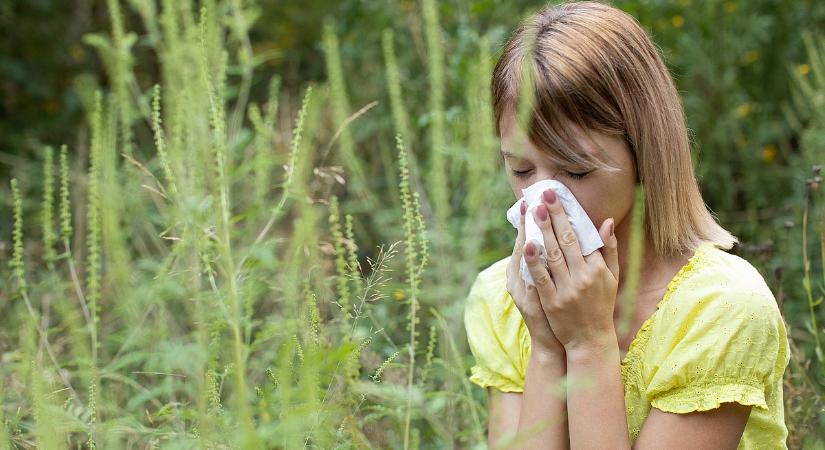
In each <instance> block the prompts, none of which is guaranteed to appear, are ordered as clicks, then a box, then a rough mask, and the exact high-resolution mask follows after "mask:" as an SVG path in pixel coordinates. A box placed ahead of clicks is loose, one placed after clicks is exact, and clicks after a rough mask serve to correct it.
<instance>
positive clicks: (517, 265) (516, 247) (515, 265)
mask: <svg viewBox="0 0 825 450" xmlns="http://www.w3.org/2000/svg"><path fill="white" fill-rule="evenodd" d="M522 205H523V206H522V210H524V208H525V207H526V204H525V203H524V202H523V201H522ZM517 230H518V234H517V235H516V242H515V243H514V244H513V254H512V256H511V257H510V261H509V263H508V264H507V278H508V280H511V281H512V283H513V286H515V285H517V284H518V283H519V282H521V283H522V284H523V281H521V280H520V279H521V257H522V251H523V248H524V214H522V215H521V217H520V219H519V226H518V228H517ZM508 284H509V283H508ZM513 290H515V287H513Z"/></svg>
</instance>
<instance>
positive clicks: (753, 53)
mask: <svg viewBox="0 0 825 450" xmlns="http://www.w3.org/2000/svg"><path fill="white" fill-rule="evenodd" d="M759 56H761V55H760V53H759V50H750V51H748V52H747V53H745V54H744V55H742V61H743V62H744V63H745V64H753V63H755V62H756V60H758V59H759Z"/></svg>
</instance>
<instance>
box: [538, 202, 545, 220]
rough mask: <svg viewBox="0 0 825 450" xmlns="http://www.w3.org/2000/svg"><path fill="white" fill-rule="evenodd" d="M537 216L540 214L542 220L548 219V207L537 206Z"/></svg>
mask: <svg viewBox="0 0 825 450" xmlns="http://www.w3.org/2000/svg"><path fill="white" fill-rule="evenodd" d="M536 216H538V218H539V220H541V221H542V222H544V221H545V220H547V208H546V207H545V206H544V205H539V206H537V207H536Z"/></svg>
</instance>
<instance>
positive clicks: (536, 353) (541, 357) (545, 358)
mask: <svg viewBox="0 0 825 450" xmlns="http://www.w3.org/2000/svg"><path fill="white" fill-rule="evenodd" d="M530 359H533V360H536V361H538V362H541V363H558V362H559V361H566V359H567V358H566V356H565V352H564V347H562V346H561V345H559V346H558V347H546V346H544V345H541V344H539V343H538V342H535V341H532V340H531V341H530Z"/></svg>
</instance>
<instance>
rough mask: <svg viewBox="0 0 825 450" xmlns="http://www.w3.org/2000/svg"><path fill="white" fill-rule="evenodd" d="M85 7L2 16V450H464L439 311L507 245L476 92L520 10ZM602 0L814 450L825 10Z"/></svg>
mask: <svg viewBox="0 0 825 450" xmlns="http://www.w3.org/2000/svg"><path fill="white" fill-rule="evenodd" d="M24 3H25V4H24ZM57 3H61V2H56V3H55V5H56V4H57ZM65 3H68V2H65ZM97 3H100V5H97V7H95V8H92V9H93V10H92V11H91V12H89V15H88V18H89V20H88V22H87V24H89V26H90V27H91V26H93V29H91V30H89V31H90V32H88V33H85V34H84V35H83V37H82V40H81V39H80V37H78V38H77V39H74V36H75V35H76V34H78V32H77V29H72V30H70V31H67V36H68V38H67V39H60V37H59V36H60V31H59V30H57V27H58V26H60V24H61V21H64V20H68V19H67V18H66V16H67V15H68V14H69V12H68V8H66V9H56V10H55V11H56V14H55V15H54V16H53V17H52V16H48V15H47V14H45V13H44V12H43V10H41V9H39V8H46V9H47V8H48V7H49V6H50V5H51V4H52V2H50V1H49V0H42V1H39V2H18V1H11V2H9V3H6V4H4V5H2V6H0V23H2V24H3V25H4V28H5V29H15V30H16V31H20V33H18V34H17V35H16V37H15V38H14V39H15V40H14V41H12V40H9V41H5V40H4V42H10V43H9V44H8V46H6V45H7V44H2V45H3V46H4V47H5V48H4V51H3V56H2V57H1V58H2V59H0V67H3V69H4V71H6V72H8V73H10V74H12V75H13V76H11V77H9V81H8V82H7V83H4V85H3V87H2V88H0V89H3V90H2V92H4V94H5V95H4V100H3V102H2V104H3V106H2V108H3V110H4V112H14V111H20V115H19V116H14V117H11V116H12V115H11V114H4V116H5V117H9V119H5V118H4V119H3V123H2V128H0V130H2V131H3V133H0V134H3V135H4V136H5V137H4V138H3V139H4V140H3V141H2V144H0V174H2V178H3V180H4V182H3V183H2V187H0V189H2V190H3V192H4V195H2V196H0V217H3V218H4V219H6V220H2V221H0V259H2V260H3V261H7V262H8V263H7V264H3V265H2V267H0V425H1V426H0V449H4V448H44V449H51V448H67V447H70V448H86V447H88V448H158V447H163V448H230V447H231V448H303V447H311V448H400V447H403V448H444V447H458V448H474V447H483V446H484V443H485V440H486V435H485V430H484V426H485V424H486V419H487V418H486V414H487V409H486V406H485V398H486V396H485V394H484V392H483V391H482V390H480V389H478V388H477V387H475V386H474V385H471V384H470V383H469V382H468V379H467V376H468V374H469V366H470V365H471V364H472V356H471V355H470V353H469V350H468V348H467V345H466V339H465V336H464V331H463V324H462V313H463V300H464V297H465V296H466V294H467V292H468V291H469V287H470V284H471V283H472V282H473V280H474V279H475V276H476V274H477V273H478V271H479V270H481V269H483V268H484V267H486V266H488V265H489V264H491V263H492V262H494V261H496V260H498V259H501V258H503V257H505V256H507V254H508V253H509V250H510V249H511V247H512V239H513V238H514V235H513V233H512V229H511V228H510V227H509V225H508V224H507V223H506V221H505V220H504V212H505V210H506V207H507V206H509V204H510V203H511V196H512V193H511V192H510V191H509V186H508V185H507V183H506V179H505V177H504V176H503V175H502V174H501V173H500V172H499V170H500V169H499V168H498V167H497V166H496V163H495V152H496V151H497V143H496V141H495V139H494V137H493V135H492V131H493V127H492V117H491V111H490V101H489V91H488V83H489V77H490V73H491V71H492V64H493V63H494V61H495V57H496V51H497V50H498V49H499V47H500V46H501V44H502V43H503V41H504V39H505V38H506V36H507V34H508V33H509V32H510V30H511V29H512V28H513V26H514V25H515V24H516V22H517V21H518V20H519V19H520V18H521V17H523V15H524V14H526V13H528V12H529V11H530V10H531V9H533V8H535V7H536V6H539V5H540V3H535V2H527V1H518V2H491V1H488V0H472V1H469V2H437V1H436V0H421V1H419V2H413V1H412V0H401V1H399V2H393V3H391V4H390V3H387V2H383V1H376V0H366V1H359V2H355V1H343V2H341V1H336V2H332V1H327V0H310V1H307V2H294V3H293V2H278V3H287V4H285V5H280V6H272V5H271V4H270V2H254V1H251V0H203V1H202V2H193V1H191V0H160V1H157V2H156V1H152V0H129V1H126V2H121V1H119V0H107V1H106V2H105V4H104V2H97ZM272 3H275V2H272ZM81 4H82V5H81ZM55 5H51V6H55ZM83 5H86V7H87V8H91V7H89V6H88V5H87V4H86V2H78V5H77V6H79V7H80V6H83ZM616 5H617V6H619V7H621V8H623V9H625V10H626V11H628V12H630V13H631V14H633V15H634V16H635V17H637V18H638V19H639V21H640V22H641V23H642V25H643V26H645V27H646V28H647V29H648V31H649V32H650V33H651V35H652V37H653V38H654V40H655V41H656V42H657V44H658V45H659V46H660V47H661V49H662V52H663V54H664V56H665V59H666V61H667V62H668V64H669V65H670V67H671V70H672V72H673V74H674V77H675V79H676V80H677V83H678V85H679V90H680V92H681V93H682V95H683V100H684V106H685V108H686V111H687V113H688V119H689V125H690V128H691V130H692V134H693V136H692V137H693V143H694V150H695V155H696V160H695V164H696V167H697V173H698V174H699V177H700V181H701V183H702V189H703V195H704V196H705V198H706V200H707V201H708V203H709V205H710V206H711V208H712V209H713V210H714V211H715V212H716V214H717V215H718V217H719V220H720V222H721V223H722V224H723V225H724V226H725V227H726V228H728V229H730V230H731V231H732V232H733V233H734V234H735V235H737V236H739V237H740V238H741V239H742V241H743V242H744V245H742V246H741V247H737V248H736V252H737V253H738V254H740V255H742V256H743V257H745V258H747V259H748V260H749V261H751V262H752V263H753V264H754V265H755V266H756V267H757V268H759V269H760V271H761V272H762V274H763V275H764V276H765V278H766V280H767V281H768V283H769V285H770V286H771V288H772V289H773V291H774V293H775V294H776V297H777V300H778V301H779V302H780V305H781V309H782V311H783V314H784V316H785V319H786V322H787V324H788V329H789V334H790V338H791V347H792V350H793V352H792V353H793V354H792V358H791V364H790V366H789V368H788V370H787V371H786V377H785V385H784V386H785V397H786V409H785V418H786V422H787V424H788V427H789V430H790V437H789V442H788V443H789V446H790V447H791V448H823V446H825V413H823V411H825V399H823V395H825V350H824V349H823V347H825V313H823V311H824V310H825V309H823V305H822V302H823V298H825V197H823V187H822V173H821V166H822V164H823V163H825V37H823V36H821V35H818V34H816V33H815V32H813V31H807V30H815V29H817V28H819V29H821V27H822V26H823V25H825V4H823V3H822V2H813V1H804V0H801V1H791V0H780V1H778V2H777V1H775V0H772V1H768V0H747V1H746V0H732V1H718V0H712V1H704V2H694V3H691V1H690V0H678V1H664V0H647V1H641V0H639V1H620V2H616ZM61 8H65V6H61ZM98 8H99V9H98ZM21 11H22V13H21ZM79 11H84V10H83V9H82V8H81V9H79ZM87 12H88V10H87ZM24 13H25V14H24ZM78 14H80V13H78ZM310 25H311V26H310ZM49 26H51V27H52V28H51V29H50V32H51V33H50V34H49V33H46V34H47V35H48V36H49V39H45V40H44V39H43V30H42V29H43V28H46V29H47V30H48V27H49ZM15 27H16V28H15ZM29 27H30V28H29ZM35 29H37V30H39V33H33V34H30V35H27V34H26V31H30V30H35ZM55 37H57V39H55ZM27 39H30V40H28V41H27ZM55 41H60V42H55ZM20 42H24V43H31V45H33V46H34V47H37V46H41V47H42V48H47V49H49V52H47V53H44V54H45V55H47V57H48V61H45V62H44V63H43V67H45V68H46V70H40V69H42V68H38V67H35V66H32V65H31V64H32V63H31V62H30V61H28V60H27V58H26V57H25V56H24V55H23V54H21V53H19V51H18V50H17V49H16V48H15V47H13V44H15V43H20ZM23 47H25V46H23ZM59 49H63V50H64V51H63V52H61V51H58V50H59ZM66 49H74V50H71V51H68V53H67V52H66ZM78 49H79V50H78ZM72 51H74V53H72ZM87 52H88V55H87V54H86V53H87ZM64 53H67V54H69V55H72V54H74V57H77V58H79V59H80V61H83V60H84V58H90V61H93V62H94V64H90V65H89V66H88V68H83V67H84V64H82V63H80V62H75V63H73V64H70V65H68V66H66V65H65V64H63V62H60V59H61V58H62V56H60V55H62V54H64ZM84 55H86V56H84ZM91 58H93V59H91ZM64 62H65V61H64ZM98 68H99V69H98ZM35 72H36V74H34V73H35ZM30 74H33V75H31V76H29V75H30ZM66 74H70V75H71V76H72V77H73V78H70V82H69V83H65V82H60V83H58V84H56V85H54V86H57V87H53V85H52V83H51V81H53V80H55V79H57V78H60V77H63V78H68V77H65V76H64V75H66ZM50 80H51V81H50ZM43 86H52V87H50V88H49V89H45V88H43ZM38 102H40V103H38ZM43 102H45V104H49V105H51V106H48V108H51V110H53V111H54V114H52V115H49V114H44V111H43V110H42V108H41V106H37V105H42V104H43ZM48 102H52V103H48ZM20 105H25V107H21V106H20ZM79 120H82V121H79ZM55 149H57V150H55ZM717 180H725V181H726V182H716V181H717ZM491 211H492V212H491Z"/></svg>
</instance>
